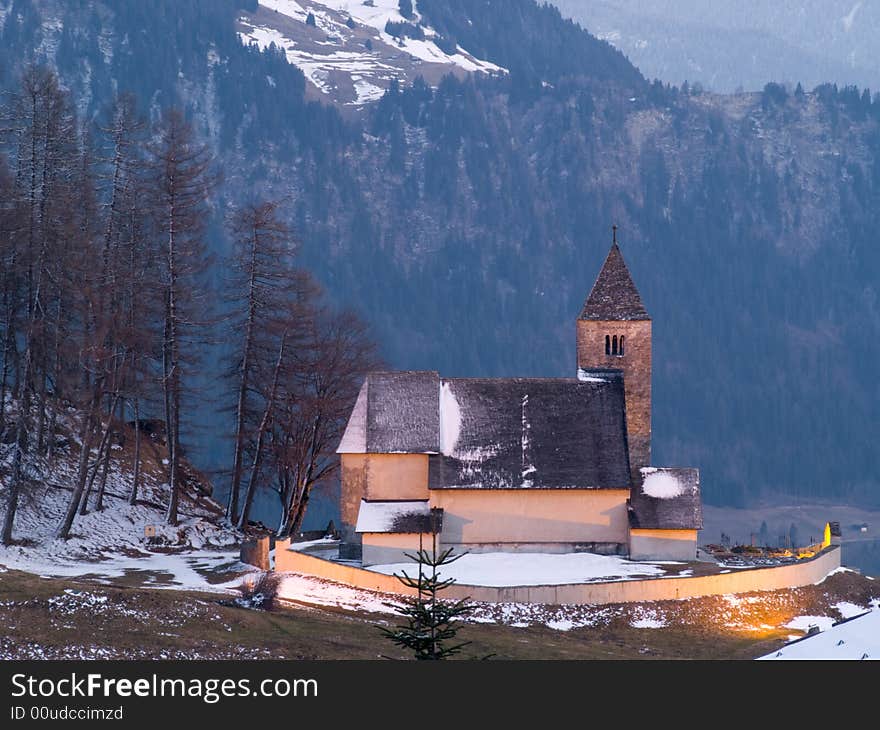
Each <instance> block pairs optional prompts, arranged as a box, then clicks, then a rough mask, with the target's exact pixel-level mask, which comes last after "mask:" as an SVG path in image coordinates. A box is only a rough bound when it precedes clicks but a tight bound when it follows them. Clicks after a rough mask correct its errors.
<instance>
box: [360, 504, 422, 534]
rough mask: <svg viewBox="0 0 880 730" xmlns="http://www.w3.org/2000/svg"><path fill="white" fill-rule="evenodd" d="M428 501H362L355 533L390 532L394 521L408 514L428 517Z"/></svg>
mask: <svg viewBox="0 0 880 730" xmlns="http://www.w3.org/2000/svg"><path fill="white" fill-rule="evenodd" d="M430 511H431V508H430V507H429V506H428V502H427V500H424V501H413V502H367V501H365V500H361V507H360V509H359V510H358V518H357V525H356V526H355V528H354V531H355V532H388V531H389V530H391V528H392V526H393V525H394V520H396V519H397V518H398V517H401V516H403V515H408V514H414V513H415V514H419V515H427V514H428V513H429V512H430Z"/></svg>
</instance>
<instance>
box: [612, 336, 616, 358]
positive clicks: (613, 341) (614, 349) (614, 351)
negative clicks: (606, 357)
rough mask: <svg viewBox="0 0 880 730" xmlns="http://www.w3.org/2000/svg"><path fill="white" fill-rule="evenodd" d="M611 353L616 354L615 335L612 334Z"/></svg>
mask: <svg viewBox="0 0 880 730" xmlns="http://www.w3.org/2000/svg"><path fill="white" fill-rule="evenodd" d="M611 354H612V355H616V354H617V335H614V337H612V338H611Z"/></svg>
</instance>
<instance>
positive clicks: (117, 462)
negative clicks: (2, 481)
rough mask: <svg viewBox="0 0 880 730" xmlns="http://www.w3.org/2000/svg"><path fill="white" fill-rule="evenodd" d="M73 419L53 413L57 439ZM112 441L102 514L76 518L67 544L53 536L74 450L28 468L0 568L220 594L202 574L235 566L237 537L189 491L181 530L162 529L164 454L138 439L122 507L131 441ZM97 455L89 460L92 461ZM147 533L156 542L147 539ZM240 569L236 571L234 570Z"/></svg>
mask: <svg viewBox="0 0 880 730" xmlns="http://www.w3.org/2000/svg"><path fill="white" fill-rule="evenodd" d="M75 427H76V421H75V418H74V417H73V416H72V415H69V414H67V413H61V414H59V422H58V428H59V434H62V435H66V436H67V437H68V438H69V439H72V438H73V437H72V436H71V434H74V433H75V431H76V428H75ZM126 436H127V437H128V440H129V443H125V440H124V438H125V437H118V436H117V442H114V443H113V444H112V446H111V452H110V453H111V457H112V458H111V459H110V461H109V468H108V474H107V483H106V487H105V492H104V500H103V509H101V510H96V509H94V504H95V502H94V491H97V488H98V483H99V480H100V477H98V480H96V483H95V486H94V488H93V495H92V499H90V500H89V511H88V512H87V513H86V514H85V515H80V514H77V515H76V518H75V520H74V522H73V526H72V529H71V531H70V535H69V538H68V539H67V540H60V539H57V538H56V537H55V531H56V529H57V528H58V525H59V524H60V523H61V521H62V518H63V516H64V514H65V512H66V510H67V505H68V502H69V500H70V497H71V494H72V490H73V486H74V484H75V481H76V470H77V458H78V454H77V450H76V448H75V447H74V448H71V446H70V445H67V446H63V447H59V448H58V449H56V458H55V459H54V462H53V463H52V464H51V466H50V465H49V464H48V463H47V462H46V461H45V459H41V460H39V461H38V462H36V463H34V464H31V465H29V470H30V471H31V472H32V484H31V486H28V487H27V488H26V489H25V490H24V491H23V492H22V494H21V497H20V500H19V506H18V510H17V512H16V516H15V522H14V529H13V539H14V541H15V542H14V544H12V545H9V546H2V545H0V569H2V568H4V567H5V568H15V569H18V570H23V571H27V572H30V573H34V574H36V575H43V576H52V577H77V576H85V575H88V576H93V577H96V578H97V579H98V580H111V579H115V578H120V577H123V576H126V575H133V576H137V575H138V574H140V577H141V579H142V580H143V582H144V583H145V584H146V585H152V586H154V587H168V588H196V589H210V590H223V587H222V586H221V587H217V586H212V585H211V583H209V582H208V581H207V580H206V579H205V578H204V577H203V576H202V574H200V573H199V572H198V571H199V570H201V571H202V573H211V572H216V571H217V569H218V567H219V566H225V565H229V564H237V561H238V543H239V541H240V535H239V534H237V533H236V532H235V531H234V530H231V529H229V528H226V527H223V526H221V525H219V524H218V523H217V516H218V512H219V508H218V506H217V505H216V504H215V503H214V502H213V501H212V500H211V499H210V498H209V497H207V496H205V494H204V493H199V491H198V489H202V490H204V489H206V487H205V486H204V485H201V486H199V487H198V488H196V487H194V486H193V485H192V484H188V485H187V486H186V487H185V488H184V489H183V491H182V495H181V502H180V523H179V525H177V526H176V527H171V526H169V525H166V524H164V522H165V519H164V518H165V514H164V512H165V507H164V506H165V504H166V503H167V498H168V489H167V485H166V483H165V479H164V476H163V474H162V471H163V467H162V466H161V464H162V463H163V462H164V461H165V460H164V459H163V458H162V457H163V456H164V455H165V452H164V448H163V447H161V446H156V445H154V444H153V443H152V442H151V441H150V439H149V438H147V437H144V444H143V446H142V458H143V469H142V472H141V483H140V489H139V494H138V498H139V500H138V503H137V504H135V505H130V504H129V503H128V493H129V489H130V480H131V462H130V458H131V449H132V444H131V443H130V441H131V434H130V433H127V432H126ZM96 456H97V454H95V457H96ZM10 458H11V447H10V446H9V445H3V444H0V470H2V468H3V467H4V466H6V467H7V468H8V463H9V459H10ZM147 526H150V527H151V528H152V531H153V532H154V533H155V536H154V537H152V538H149V539H148V538H147V537H146V536H145V528H146V527H147ZM238 568H239V569H243V568H242V566H240V564H239V565H238Z"/></svg>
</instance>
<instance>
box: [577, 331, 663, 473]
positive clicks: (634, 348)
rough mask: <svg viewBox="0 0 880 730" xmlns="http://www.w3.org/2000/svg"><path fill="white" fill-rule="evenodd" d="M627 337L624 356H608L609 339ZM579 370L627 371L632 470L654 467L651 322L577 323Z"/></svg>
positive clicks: (628, 428) (628, 433)
mask: <svg viewBox="0 0 880 730" xmlns="http://www.w3.org/2000/svg"><path fill="white" fill-rule="evenodd" d="M606 335H610V336H612V337H613V336H614V335H617V338H618V341H619V339H620V337H621V335H622V336H623V337H624V342H625V347H624V354H623V355H622V356H621V355H606V354H605V336H606ZM577 360H578V367H579V368H584V369H585V370H590V369H594V368H598V369H615V370H623V384H624V389H625V392H626V430H627V437H628V440H629V453H630V470H631V471H632V473H633V476H634V477H636V478H637V477H638V475H639V469H640V468H641V467H643V466H650V464H651V321H650V320H633V321H612V322H604V321H598V320H585V319H579V320H578V321H577Z"/></svg>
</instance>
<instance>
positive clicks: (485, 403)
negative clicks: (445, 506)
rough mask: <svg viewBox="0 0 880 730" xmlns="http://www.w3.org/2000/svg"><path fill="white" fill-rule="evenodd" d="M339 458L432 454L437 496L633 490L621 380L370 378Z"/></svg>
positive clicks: (610, 374) (604, 375)
mask: <svg viewBox="0 0 880 730" xmlns="http://www.w3.org/2000/svg"><path fill="white" fill-rule="evenodd" d="M337 451H338V452H339V453H361V454H363V453H366V454H373V453H385V454H388V453H412V454H424V453H427V454H430V455H431V456H430V460H429V470H428V484H429V487H430V488H432V489H628V488H629V485H630V476H629V458H628V449H627V437H626V414H625V396H624V388H623V374H622V373H621V371H619V370H602V371H596V372H595V373H591V377H588V378H585V379H582V380H577V379H574V378H495V379H487V378H451V379H449V378H442V379H441V378H440V377H439V376H438V374H437V373H436V372H399V373H393V372H391V373H388V372H382V373H370V374H369V375H368V376H367V379H366V381H365V382H364V385H363V387H362V388H361V392H360V394H359V395H358V399H357V403H356V404H355V407H354V409H353V410H352V414H351V417H350V418H349V421H348V425H347V427H346V430H345V434H344V435H343V437H342V441H341V442H340V444H339V448H338V449H337Z"/></svg>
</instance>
